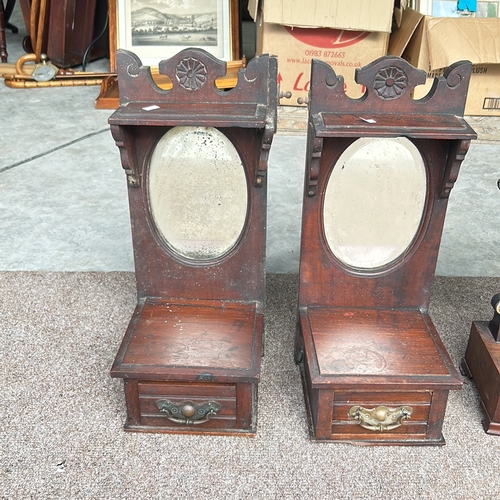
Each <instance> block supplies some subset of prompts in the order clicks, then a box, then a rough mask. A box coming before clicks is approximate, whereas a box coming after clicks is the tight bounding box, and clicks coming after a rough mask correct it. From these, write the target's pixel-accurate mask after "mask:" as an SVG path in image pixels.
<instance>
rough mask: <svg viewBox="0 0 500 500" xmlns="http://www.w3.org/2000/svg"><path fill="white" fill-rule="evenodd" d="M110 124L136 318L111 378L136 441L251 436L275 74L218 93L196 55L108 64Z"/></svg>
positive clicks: (262, 71) (217, 71)
mask: <svg viewBox="0 0 500 500" xmlns="http://www.w3.org/2000/svg"><path fill="white" fill-rule="evenodd" d="M117 72H118V85H119V94H120V108H119V109H118V110H117V111H116V112H115V113H114V114H113V115H112V116H111V117H110V119H109V123H110V124H111V131H112V134H113V137H114V139H115V141H116V144H117V146H118V148H119V149H120V154H121V161H122V165H123V168H124V169H125V172H126V174H127V179H128V194H129V202H130V217H131V224H132V237H133V248H134V258H135V273H136V280H137V308H136V310H135V312H134V314H133V316H132V319H131V321H130V325H129V327H128V330H127V332H126V333H125V336H124V339H123V343H122V345H121V347H120V349H119V351H118V354H117V356H116V360H115V362H114V364H113V367H112V369H111V376H112V377H119V378H123V381H124V384H125V400H126V405H127V420H126V424H125V427H126V429H128V430H134V431H149V432H177V433H199V434H240V435H241V434H243V435H253V434H254V433H255V429H256V418H257V414H256V401H257V384H258V381H259V374H260V359H261V355H262V333H263V332H262V330H263V306H264V285H265V274H264V263H265V243H266V242H265V229H266V192H267V189H266V184H267V176H266V171H267V160H268V154H269V149H270V147H271V141H272V138H273V135H274V132H275V128H276V105H277V82H276V78H277V63H276V59H275V58H274V57H270V56H267V55H263V56H260V57H257V58H255V59H253V60H252V61H251V62H250V63H249V64H248V66H247V67H246V68H245V69H241V70H240V71H239V73H238V80H237V84H236V86H235V87H234V88H233V89H232V90H230V91H224V90H220V89H218V88H217V86H216V80H217V79H218V78H221V77H223V76H224V75H225V74H226V63H224V62H222V61H219V60H217V59H215V58H214V57H213V56H211V55H210V54H208V53H207V52H205V51H203V50H200V49H186V50H183V51H182V52H180V53H179V54H177V55H176V56H174V57H172V58H170V59H168V60H165V61H162V62H161V63H160V65H159V72H160V74H162V75H165V76H167V77H169V78H170V80H171V83H172V88H171V89H170V90H162V89H160V88H158V87H157V86H156V85H155V83H154V82H153V80H152V78H151V71H150V68H149V67H144V66H142V65H141V62H140V60H139V59H138V58H137V57H136V56H135V55H134V54H132V53H130V52H127V51H123V50H119V51H118V53H117Z"/></svg>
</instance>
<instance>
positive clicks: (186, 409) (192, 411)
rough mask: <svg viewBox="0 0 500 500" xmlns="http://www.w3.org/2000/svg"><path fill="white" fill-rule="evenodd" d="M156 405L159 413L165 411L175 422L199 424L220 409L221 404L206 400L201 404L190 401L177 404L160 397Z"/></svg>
mask: <svg viewBox="0 0 500 500" xmlns="http://www.w3.org/2000/svg"><path fill="white" fill-rule="evenodd" d="M156 406H158V409H159V410H160V412H161V413H166V414H167V418H168V419H169V420H171V421H172V422H175V423H177V424H185V425H199V424H204V423H205V422H208V420H209V418H210V417H212V416H213V415H217V413H218V412H219V411H220V409H221V405H220V404H219V403H216V402H215V401H207V402H206V403H203V404H201V405H195V404H194V403H193V402H192V401H184V402H183V403H180V404H178V405H176V404H174V403H172V401H169V400H168V399H160V400H158V401H157V402H156Z"/></svg>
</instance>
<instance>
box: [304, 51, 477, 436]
mask: <svg viewBox="0 0 500 500" xmlns="http://www.w3.org/2000/svg"><path fill="white" fill-rule="evenodd" d="M470 73H471V64H470V63H468V62H461V63H456V64H454V65H453V66H451V67H450V68H448V69H447V70H446V71H445V73H444V76H443V77H438V78H436V79H435V81H434V86H433V87H432V90H431V91H430V93H429V95H428V96H427V97H425V98H424V99H421V100H419V101H416V100H413V99H412V96H411V94H412V90H413V88H414V87H415V86H416V85H420V84H423V83H425V79H426V74H425V72H424V71H421V70H418V69H416V68H414V67H412V66H411V65H410V64H409V63H407V62H406V61H405V60H403V59H400V58H397V57H384V58H381V59H378V60H377V61H375V62H373V63H371V64H369V65H368V66H365V67H364V68H362V69H358V70H357V72H356V81H357V83H358V84H360V85H363V86H364V87H365V88H366V92H365V94H364V95H363V96H362V97H361V98H360V99H356V100H353V99H350V98H349V97H347V96H346V94H345V93H344V82H343V78H342V77H341V76H337V75H336V74H335V72H334V71H333V69H332V68H331V67H330V66H328V65H327V64H325V63H323V62H321V61H317V60H314V61H313V63H312V68H311V88H310V94H309V124H308V139H307V155H306V174H305V187H304V198H303V220H302V245H301V257H300V283H299V301H298V307H299V320H298V329H297V336H296V349H295V357H296V361H297V362H298V363H299V364H300V368H301V372H302V379H303V387H304V394H305V400H306V406H307V410H308V415H309V423H310V429H311V437H312V439H314V440H318V441H339V442H352V443H358V444H403V445H439V444H443V443H444V439H443V436H442V424H443V417H444V413H445V408H446V403H447V397H448V392H449V391H450V390H457V389H460V388H461V385H462V384H461V380H460V377H459V375H458V373H457V371H456V370H455V368H454V367H453V364H452V362H451V360H450V358H449V355H448V353H447V352H446V349H445V347H444V345H443V343H442V341H441V339H440V338H439V335H438V332H437V331H436V328H435V327H434V325H433V323H432V320H431V318H430V316H429V313H428V306H429V300H430V297H431V291H432V284H433V280H434V272H435V266H436V260H437V256H438V250H439V245H440V240H441V233H442V229H443V222H444V217H445V212H446V207H447V202H448V196H449V195H450V191H451V189H452V188H453V185H454V182H455V180H456V178H457V175H458V170H459V168H460V164H461V162H462V160H463V159H464V156H465V154H466V152H467V150H468V147H469V143H470V141H471V139H474V138H475V137H476V134H475V133H474V131H473V130H472V129H471V128H470V126H469V125H468V124H467V123H466V122H465V120H464V119H463V111H464V105H465V98H466V94H467V89H468V84H469V78H470Z"/></svg>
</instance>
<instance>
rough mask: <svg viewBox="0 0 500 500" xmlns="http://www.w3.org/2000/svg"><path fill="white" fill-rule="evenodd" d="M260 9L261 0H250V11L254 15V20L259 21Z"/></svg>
mask: <svg viewBox="0 0 500 500" xmlns="http://www.w3.org/2000/svg"><path fill="white" fill-rule="evenodd" d="M258 9H259V0H248V13H249V14H250V16H252V19H253V20H254V21H257V14H258Z"/></svg>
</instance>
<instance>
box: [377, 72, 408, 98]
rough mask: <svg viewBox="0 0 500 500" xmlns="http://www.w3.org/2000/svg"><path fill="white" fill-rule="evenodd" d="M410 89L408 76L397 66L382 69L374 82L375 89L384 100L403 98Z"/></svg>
mask: <svg viewBox="0 0 500 500" xmlns="http://www.w3.org/2000/svg"><path fill="white" fill-rule="evenodd" d="M407 87H408V76H407V75H406V73H405V72H404V71H403V70H402V69H400V68H397V67H396V66H388V67H387V68H382V69H381V70H380V71H379V72H378V73H377V74H376V75H375V78H374V81H373V89H374V90H375V92H376V94H377V95H378V96H379V97H380V98H381V99H384V100H386V99H387V100H389V99H397V98H398V97H401V96H402V95H403V94H404V93H405V91H406V89H407Z"/></svg>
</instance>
